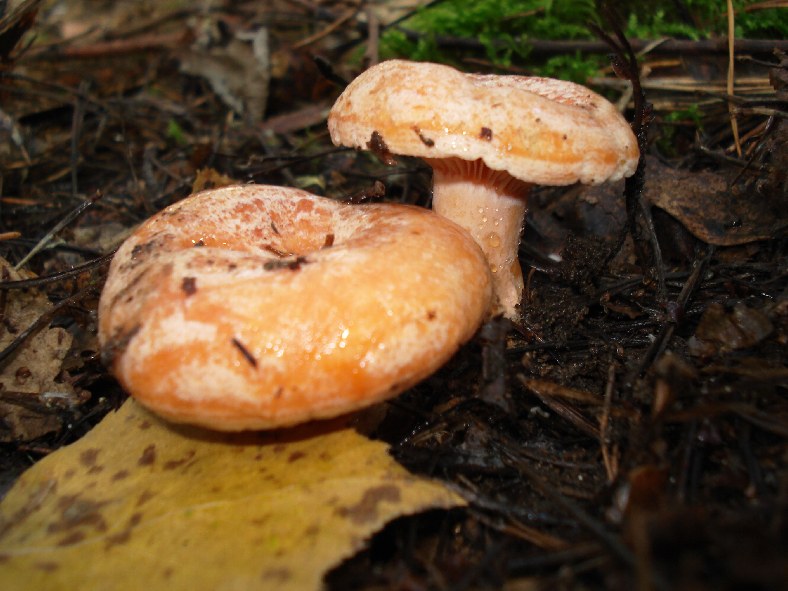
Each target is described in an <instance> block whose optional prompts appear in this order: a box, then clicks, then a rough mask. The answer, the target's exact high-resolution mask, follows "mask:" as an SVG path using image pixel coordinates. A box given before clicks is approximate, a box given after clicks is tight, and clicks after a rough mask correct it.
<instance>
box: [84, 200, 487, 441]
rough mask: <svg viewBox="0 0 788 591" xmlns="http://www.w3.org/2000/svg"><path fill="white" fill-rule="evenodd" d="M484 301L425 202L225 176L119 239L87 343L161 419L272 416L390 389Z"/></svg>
mask: <svg viewBox="0 0 788 591" xmlns="http://www.w3.org/2000/svg"><path fill="white" fill-rule="evenodd" d="M490 298H491V280H490V276H489V272H488V269H487V265H486V263H485V260H484V256H483V254H482V253H481V251H480V250H479V248H478V247H477V246H476V244H474V243H473V241H472V240H471V239H470V237H468V236H467V233H466V232H464V231H463V230H462V229H461V228H459V227H457V226H456V225H454V224H453V223H451V222H449V221H447V220H443V219H442V218H440V217H439V216H437V215H435V214H433V213H432V212H430V211H427V210H423V209H419V208H415V207H409V206H404V205H383V204H372V205H363V206H352V205H347V204H342V203H340V202H337V201H333V200H330V199H326V198H321V197H316V196H314V195H311V194H309V193H306V192H304V191H300V190H297V189H288V188H282V187H271V186H254V185H248V186H236V187H228V188H223V189H218V190H213V191H206V192H203V193H199V194H196V195H193V196H190V197H188V198H186V199H184V200H183V201H180V202H178V203H176V204H174V205H172V206H170V207H168V208H167V209H165V210H163V211H161V212H160V213H158V214H157V215H155V216H154V217H153V218H151V219H149V220H148V221H146V222H145V223H143V224H142V225H141V226H140V227H139V228H138V229H137V230H136V231H135V232H134V234H133V235H132V236H131V237H130V238H129V239H128V240H127V241H126V242H125V243H124V244H123V245H122V246H121V248H120V249H119V250H118V252H117V254H116V255H115V258H114V259H113V262H112V265H111V267H110V271H109V276H108V278H107V282H106V285H105V287H104V290H103V292H102V295H101V300H100V303H99V343H100V345H101V350H102V355H103V357H104V358H105V361H106V362H107V364H108V365H109V366H110V367H111V369H112V371H113V373H114V374H115V376H116V377H117V378H118V380H119V381H120V383H121V384H122V385H123V386H124V388H125V389H126V390H127V391H128V392H129V393H131V394H132V395H133V396H134V397H136V398H137V399H138V400H139V401H140V402H141V403H142V404H144V405H145V406H147V407H149V408H150V409H152V410H154V411H155V412H158V413H159V414H161V415H163V416H165V417H167V418H169V419H171V420H174V421H179V422H187V423H193V424H197V425H202V426H205V427H209V428H214V429H219V430H241V429H261V428H272V427H280V426H285V425H290V424H294V423H298V422H303V421H306V420H309V419H313V418H327V417H331V416H335V415H338V414H341V413H345V412H348V411H352V410H356V409H358V408H361V407H364V406H367V405H370V404H373V403H375V402H378V401H380V400H383V399H386V398H389V397H392V396H394V395H396V394H398V393H400V392H402V391H403V390H405V389H406V388H408V387H409V386H411V385H413V384H414V383H416V382H418V381H420V380H421V379H423V378H424V377H426V376H427V375H429V374H430V373H432V372H433V371H435V370H436V369H437V368H438V367H440V366H441V365H442V364H443V363H445V362H446V360H448V358H449V357H450V356H451V355H452V354H453V353H454V352H455V351H456V350H457V349H458V348H459V346H460V344H461V343H463V342H464V341H466V340H467V339H469V338H470V337H471V336H472V335H473V333H474V331H475V330H476V328H477V327H478V325H479V324H480V323H481V321H482V320H483V319H484V317H485V315H486V313H487V310H488V308H489V305H490Z"/></svg>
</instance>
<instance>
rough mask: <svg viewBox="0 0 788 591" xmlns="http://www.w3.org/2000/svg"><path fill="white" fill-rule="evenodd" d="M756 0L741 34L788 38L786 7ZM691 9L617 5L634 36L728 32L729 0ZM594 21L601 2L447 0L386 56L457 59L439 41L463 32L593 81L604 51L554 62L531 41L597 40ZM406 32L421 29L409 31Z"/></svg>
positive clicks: (500, 61)
mask: <svg viewBox="0 0 788 591" xmlns="http://www.w3.org/2000/svg"><path fill="white" fill-rule="evenodd" d="M751 4H753V2H752V0H737V1H735V2H734V7H735V9H736V36H737V37H740V38H772V39H780V38H786V37H788V19H786V18H785V14H784V12H782V11H780V10H779V9H769V10H757V11H752V12H745V10H744V9H745V8H746V7H747V6H748V5H751ZM683 6H685V7H686V9H687V11H686V12H680V11H679V10H678V9H677V3H676V2H673V1H671V0H656V1H652V2H643V1H642V0H629V1H626V0H625V1H622V2H618V3H616V9H617V10H619V11H620V13H621V14H622V15H623V18H624V20H623V23H624V25H625V30H624V32H625V34H626V35H627V36H628V37H630V38H641V39H658V38H660V37H676V38H682V39H703V38H708V37H710V36H714V35H724V34H726V32H727V16H726V3H725V2H722V1H721V0H685V1H684V2H683ZM590 21H596V22H598V17H597V9H596V2H595V0H475V1H474V2H472V3H471V2H468V1H467V0H439V1H437V2H430V3H428V4H426V5H424V7H423V8H421V9H419V10H418V11H417V12H416V13H415V14H414V16H412V17H411V18H409V19H408V20H406V21H405V22H403V23H402V24H401V28H399V29H397V28H393V29H391V30H388V31H386V32H385V34H384V35H383V37H382V39H381V53H382V55H383V57H386V58H389V57H406V58H409V59H413V60H417V61H437V62H445V63H453V62H454V63H456V62H457V61H458V60H459V59H460V58H462V56H463V54H464V52H463V51H462V50H461V49H457V48H443V47H441V46H440V44H439V43H438V42H437V39H438V38H440V37H442V36H445V37H455V38H463V39H471V40H477V41H478V42H479V43H480V44H481V46H482V47H483V49H484V52H485V56H486V58H487V59H488V60H489V61H491V62H492V63H494V64H496V65H498V66H504V67H505V66H509V65H511V64H513V63H516V64H517V65H520V66H523V67H526V68H529V69H531V70H532V71H534V72H535V73H538V74H543V75H549V76H556V77H561V78H568V79H573V80H578V81H583V80H585V79H586V78H587V77H588V76H589V75H591V74H593V73H594V72H596V71H597V70H598V68H599V67H600V66H601V65H603V64H605V63H606V60H605V59H604V58H600V57H599V56H587V55H581V54H580V53H576V54H574V55H571V56H567V55H560V56H555V57H551V58H549V59H548V60H547V61H542V62H537V61H536V60H533V59H531V56H530V52H529V45H528V40H529V39H564V40H566V39H593V38H594V35H593V34H592V33H591V32H590V30H589V28H588V23H589V22H590ZM406 32H409V33H412V34H415V35H416V36H417V38H416V39H415V40H414V39H413V35H411V37H409V36H408V35H407V34H406Z"/></svg>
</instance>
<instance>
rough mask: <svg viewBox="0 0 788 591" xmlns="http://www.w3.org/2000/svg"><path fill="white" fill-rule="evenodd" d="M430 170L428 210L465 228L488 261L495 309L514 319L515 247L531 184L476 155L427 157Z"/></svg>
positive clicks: (519, 279) (517, 291) (519, 288)
mask: <svg viewBox="0 0 788 591" xmlns="http://www.w3.org/2000/svg"><path fill="white" fill-rule="evenodd" d="M427 162H428V163H429V164H430V165H431V166H432V169H433V188H432V191H433V192H432V209H433V210H434V211H435V212H436V213H438V214H439V215H441V216H442V217H445V218H447V219H449V220H451V221H453V222H454V223H456V224H457V225H459V226H461V227H463V228H465V229H466V230H467V231H468V232H469V233H470V234H471V236H472V237H473V239H474V240H475V241H476V243H477V244H478V245H479V246H480V247H481V249H482V251H483V252H484V254H485V256H486V257H487V261H488V263H489V265H490V271H491V272H492V278H493V290H494V293H495V295H496V299H497V309H496V310H494V312H495V313H503V315H504V316H506V317H507V318H510V319H512V320H515V319H517V318H518V316H519V315H520V312H519V310H518V306H519V304H520V300H521V299H522V295H523V274H522V271H521V269H520V261H519V258H518V249H519V246H520V231H521V229H522V225H523V219H524V218H525V213H526V205H527V198H528V194H529V193H530V191H531V186H532V185H531V184H530V183H526V182H524V181H521V180H519V179H516V178H514V177H513V176H511V175H510V174H509V173H507V172H505V171H496V170H492V169H490V168H488V167H487V166H486V165H485V164H484V163H483V162H482V161H481V160H475V161H472V162H468V161H465V160H462V159H460V158H442V159H429V160H427Z"/></svg>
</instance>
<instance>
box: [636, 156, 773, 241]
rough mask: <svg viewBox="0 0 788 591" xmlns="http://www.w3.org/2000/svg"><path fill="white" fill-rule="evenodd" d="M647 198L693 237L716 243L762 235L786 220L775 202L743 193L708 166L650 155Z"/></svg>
mask: <svg viewBox="0 0 788 591" xmlns="http://www.w3.org/2000/svg"><path fill="white" fill-rule="evenodd" d="M647 171H648V180H647V182H646V186H645V189H644V196H645V198H646V200H647V201H649V202H650V203H652V204H653V205H656V206H657V207H659V208H660V209H663V210H664V211H666V212H668V213H669V214H670V215H672V216H673V217H675V218H676V219H677V220H679V222H681V224H682V225H683V226H684V227H685V228H687V230H689V231H690V233H691V234H693V235H694V236H695V237H696V238H699V239H700V240H703V241H704V242H707V243H708V244H715V245H718V246H731V245H735V244H746V243H748V242H754V241H756V240H766V239H768V238H771V237H773V236H776V235H778V234H779V233H780V232H782V231H784V230H785V228H786V226H787V225H788V218H786V216H785V212H784V211H781V210H780V208H779V203H778V202H776V201H775V202H770V201H769V200H766V199H761V198H758V197H757V196H755V195H747V194H741V193H739V192H737V191H736V190H733V189H731V188H730V187H729V186H728V183H727V181H726V179H725V178H724V177H723V176H721V175H719V174H716V173H714V172H711V171H690V170H680V169H674V168H670V167H668V166H665V165H664V164H661V163H660V162H659V161H658V160H657V159H656V158H649V159H648V169H647Z"/></svg>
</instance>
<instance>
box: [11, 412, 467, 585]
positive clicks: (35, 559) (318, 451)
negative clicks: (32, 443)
mask: <svg viewBox="0 0 788 591" xmlns="http://www.w3.org/2000/svg"><path fill="white" fill-rule="evenodd" d="M310 431H311V433H310ZM461 504H463V501H462V499H461V498H460V497H458V496H457V495H455V494H454V493H452V492H450V491H449V490H447V489H446V488H444V487H443V486H441V485H440V484H438V483H435V482H432V481H429V480H425V479H423V478H420V477H417V476H414V475H412V474H410V473H409V472H407V471H406V470H405V469H404V468H402V467H401V466H400V465H399V464H397V463H396V462H394V461H393V460H392V459H391V458H390V457H389V455H388V453H387V447H386V445H385V444H383V443H380V442H375V441H370V440H368V439H366V438H365V437H363V436H362V435H359V434H358V433H356V432H355V431H354V430H352V429H348V428H341V427H336V426H334V427H332V426H331V425H329V424H325V423H323V424H317V425H311V426H305V427H301V428H296V429H293V430H286V431H284V430H283V431H275V432H268V433H244V434H221V433H210V432H206V431H200V430H197V429H192V428H187V427H179V426H172V425H169V424H167V423H165V422H164V421H162V420H160V419H158V418H157V417H155V416H154V415H152V414H150V413H148V412H147V411H145V410H144V409H142V408H141V407H140V406H139V405H137V404H136V403H134V402H133V401H131V400H130V401H129V402H127V403H126V404H125V405H124V406H123V407H122V408H121V409H120V410H119V411H118V412H117V413H114V414H112V415H110V416H108V417H107V418H105V419H104V420H103V421H102V422H101V423H100V424H99V425H98V426H96V427H95V428H94V429H93V431H91V432H90V433H89V434H88V435H87V436H85V437H84V438H82V439H81V440H80V441H78V442H77V443H75V444H73V445H71V446H69V447H66V448H63V449H61V450H60V451H57V452H55V453H53V454H52V455H50V456H48V457H47V458H45V459H43V460H41V461H40V462H39V463H38V464H36V465H35V466H34V467H33V468H31V469H30V470H28V471H27V472H26V473H25V474H23V475H22V477H21V478H20V479H19V481H17V483H16V484H15V485H14V487H13V488H12V489H11V490H10V491H9V493H8V495H7V496H6V498H5V499H4V500H3V502H2V503H0V588H2V589H15V590H17V589H35V590H37V591H46V590H48V589H52V590H63V589H79V590H80V591H88V590H92V589H100V590H102V591H112V590H117V591H123V590H126V589H129V590H131V589H134V590H138V589H144V590H145V591H156V590H158V589H167V591H177V590H179V589H188V590H189V591H199V590H202V589H212V590H213V589H222V590H224V589H228V590H234V589H241V590H254V589H277V590H287V589H298V590H304V589H307V590H308V589H319V588H320V587H321V581H322V577H323V574H324V573H325V572H326V571H327V570H328V569H330V568H331V567H333V566H335V565H336V564H338V563H339V562H340V561H341V560H342V559H344V558H346V557H348V556H351V555H352V554H353V553H355V552H356V551H358V550H359V549H360V548H361V547H363V545H364V543H365V541H366V540H367V538H368V537H369V536H370V535H371V534H372V533H373V532H375V531H377V530H378V529H380V528H381V527H382V526H383V525H384V524H385V523H386V522H388V521H390V520H391V519H393V518H395V517H398V516H401V515H407V514H411V513H415V512H417V511H421V510H425V509H428V508H434V507H452V506H457V505H461Z"/></svg>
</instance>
